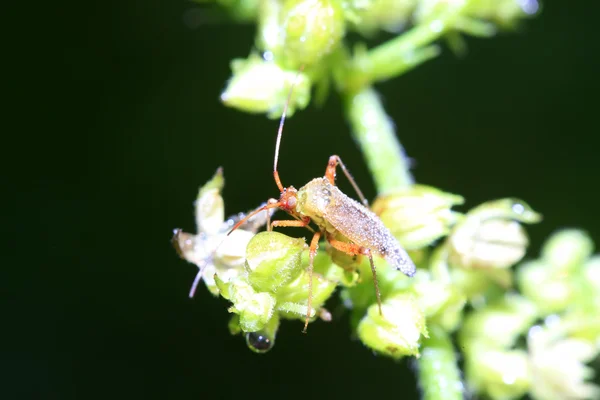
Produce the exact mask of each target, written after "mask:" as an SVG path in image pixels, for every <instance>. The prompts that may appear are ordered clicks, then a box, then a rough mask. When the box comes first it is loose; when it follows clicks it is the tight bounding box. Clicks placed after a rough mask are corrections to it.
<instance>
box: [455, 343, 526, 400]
mask: <svg viewBox="0 0 600 400" xmlns="http://www.w3.org/2000/svg"><path fill="white" fill-rule="evenodd" d="M465 353H466V356H465V375H466V377H467V382H468V383H469V386H470V387H471V388H472V389H474V390H475V391H476V392H479V393H487V395H488V396H489V397H490V398H491V399H497V400H505V399H518V398H520V397H522V396H523V395H525V394H526V393H527V391H528V390H529V388H530V385H531V376H530V372H529V363H528V357H527V352H525V351H523V350H511V351H505V350H499V349H495V348H490V347H487V346H486V345H483V344H481V343H473V344H472V345H471V346H470V347H469V348H465Z"/></svg>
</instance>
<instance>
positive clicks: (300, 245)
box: [246, 232, 306, 292]
mask: <svg viewBox="0 0 600 400" xmlns="http://www.w3.org/2000/svg"><path fill="white" fill-rule="evenodd" d="M305 249H306V243H305V242H304V239H302V238H300V239H295V238H291V237H289V236H286V235H284V234H282V233H279V232H260V233H258V234H257V235H255V236H254V237H253V238H252V239H251V240H250V242H249V243H248V247H247V248H246V270H247V271H248V282H250V284H251V285H252V287H253V288H254V289H255V290H257V291H259V292H276V291H277V290H278V289H279V288H280V287H281V286H283V285H286V284H287V283H289V282H291V281H292V280H294V279H296V278H297V277H298V276H299V275H300V274H301V273H302V270H303V266H302V263H301V261H302V253H303V252H304V250H305Z"/></svg>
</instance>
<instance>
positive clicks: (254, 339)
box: [246, 332, 275, 353]
mask: <svg viewBox="0 0 600 400" xmlns="http://www.w3.org/2000/svg"><path fill="white" fill-rule="evenodd" d="M246 343H247V344H248V347H249V348H250V350H252V351H255V352H257V353H266V352H267V351H269V350H271V349H272V348H273V345H274V344H275V343H274V341H273V340H272V339H271V338H270V337H268V336H267V335H266V334H265V333H263V332H249V333H246Z"/></svg>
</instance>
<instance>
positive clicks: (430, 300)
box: [412, 270, 467, 331]
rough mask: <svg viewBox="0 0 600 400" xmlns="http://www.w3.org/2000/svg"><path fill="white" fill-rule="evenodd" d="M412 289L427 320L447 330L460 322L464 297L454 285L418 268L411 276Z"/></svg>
mask: <svg viewBox="0 0 600 400" xmlns="http://www.w3.org/2000/svg"><path fill="white" fill-rule="evenodd" d="M412 289H413V291H414V293H415V294H416V295H417V302H418V303H419V306H420V307H421V310H423V312H424V314H425V316H426V317H427V320H428V321H430V322H434V323H436V324H438V325H440V326H441V327H442V328H444V329H445V330H448V331H452V330H454V329H455V328H456V327H457V326H458V324H459V322H461V317H462V310H463V308H464V306H465V304H466V301H467V299H466V297H465V296H464V295H463V294H462V293H461V292H460V291H459V290H458V288H457V287H455V286H454V285H452V284H450V283H448V282H444V281H443V280H438V279H434V278H433V274H432V273H430V272H428V271H424V270H418V271H417V274H416V275H415V277H413V285H412Z"/></svg>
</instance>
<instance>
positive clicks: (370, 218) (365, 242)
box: [229, 87, 416, 332]
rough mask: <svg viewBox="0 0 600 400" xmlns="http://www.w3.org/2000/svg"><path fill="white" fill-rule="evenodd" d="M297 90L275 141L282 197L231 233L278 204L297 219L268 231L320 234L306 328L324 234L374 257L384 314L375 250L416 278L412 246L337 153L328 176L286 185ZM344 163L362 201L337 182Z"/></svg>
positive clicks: (313, 249) (353, 252)
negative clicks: (282, 165) (284, 157)
mask: <svg viewBox="0 0 600 400" xmlns="http://www.w3.org/2000/svg"><path fill="white" fill-rule="evenodd" d="M292 91H293V87H292V89H290V94H289V96H288V99H287V101H286V104H285V106H284V109H283V113H282V115H281V120H280V122H279V129H278V131H277V141H276V144H275V158H274V161H273V177H274V179H275V183H276V184H277V187H278V188H279V192H280V195H279V199H275V198H272V199H269V200H268V201H267V204H266V205H264V206H262V207H259V208H258V209H256V210H254V211H253V212H252V213H250V214H248V216H246V218H244V219H242V220H241V221H239V222H238V223H237V224H236V225H235V226H234V227H233V228H232V229H231V231H230V232H229V233H231V232H233V231H234V230H235V229H237V228H238V227H239V226H241V225H242V224H243V223H244V222H245V221H246V220H247V219H248V218H251V217H252V216H253V215H256V214H257V213H260V212H262V211H265V210H268V209H272V208H279V209H281V210H283V211H285V212H287V213H288V214H290V215H291V216H292V217H294V218H295V219H296V220H295V221H294V220H278V221H272V222H271V223H270V224H267V229H268V230H270V229H271V228H272V227H278V226H279V227H306V228H308V229H309V230H311V231H312V232H314V235H313V237H312V240H311V242H310V253H309V255H310V257H309V260H310V261H309V265H308V274H309V280H308V282H309V285H308V304H307V312H306V319H305V322H304V329H303V332H306V329H307V327H308V322H309V320H310V314H311V308H312V273H313V262H314V258H315V255H316V253H317V249H318V247H319V246H318V244H319V240H320V238H321V237H324V238H325V240H326V241H327V242H328V243H329V244H330V245H331V246H332V247H333V248H334V249H336V250H338V251H341V252H342V253H345V254H348V255H350V256H361V255H365V256H367V257H369V262H370V263H371V271H372V272H373V281H374V284H375V294H376V296H377V304H378V306H379V313H380V314H382V312H381V296H380V292H379V286H378V283H377V272H376V270H375V263H374V262H373V255H374V254H375V255H377V256H380V257H382V258H384V259H385V260H386V261H387V262H388V263H389V264H391V265H392V266H393V267H394V268H396V269H397V270H399V271H402V272H403V273H404V274H405V275H407V276H413V275H414V274H415V272H416V267H415V264H414V263H413V262H412V260H411V259H410V257H409V255H408V253H407V252H406V250H404V249H403V248H402V246H401V245H400V243H398V240H396V238H395V237H394V236H393V235H392V233H391V232H390V230H389V229H388V228H386V227H385V225H383V222H381V220H380V219H379V217H378V216H377V215H376V214H375V213H373V212H372V211H371V210H369V209H368V208H367V206H368V203H367V200H366V199H365V197H364V196H363V194H362V192H361V191H360V189H359V187H358V185H357V184H356V182H355V181H354V178H352V175H351V174H350V172H349V171H348V169H347V168H346V166H345V165H344V163H343V162H342V159H341V158H340V157H339V156H337V155H333V156H331V157H329V162H328V164H327V168H326V169H325V176H324V177H322V178H315V179H313V180H311V181H310V182H308V183H307V184H306V185H304V186H302V187H301V188H300V189H296V188H295V187H293V186H289V187H287V188H286V187H284V186H283V184H282V183H281V179H280V178H279V172H278V171H277V162H278V159H279V147H280V144H281V137H282V133H283V125H284V122H285V117H286V112H287V109H288V105H289V102H290V98H291V95H292ZM338 165H339V166H340V167H341V168H342V171H343V172H344V174H345V175H346V177H347V178H348V180H349V181H350V183H351V184H352V186H353V187H354V189H355V190H356V192H357V194H358V196H359V197H360V199H361V201H362V204H361V203H359V202H358V201H356V200H354V199H352V198H350V197H348V196H347V195H346V194H344V193H343V192H342V191H341V190H340V189H338V188H337V186H335V176H336V168H337V166H338ZM311 222H313V223H314V224H315V225H316V226H317V227H318V229H317V230H314V229H312V228H311V227H310V225H309V224H310V223H311Z"/></svg>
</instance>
